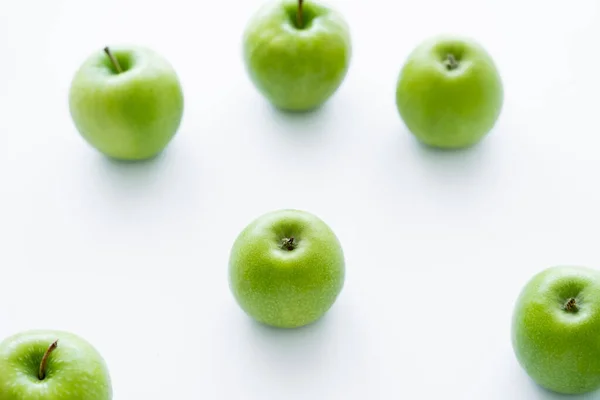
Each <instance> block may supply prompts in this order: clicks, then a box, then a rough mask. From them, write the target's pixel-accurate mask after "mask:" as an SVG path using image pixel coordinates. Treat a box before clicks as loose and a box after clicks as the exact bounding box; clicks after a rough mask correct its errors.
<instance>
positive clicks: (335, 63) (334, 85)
mask: <svg viewBox="0 0 600 400" xmlns="http://www.w3.org/2000/svg"><path fill="white" fill-rule="evenodd" d="M243 55H244V62H245V66H246V70H247V72H248V74H249V76H250V78H251V81H252V82H253V83H254V85H255V87H256V88H257V89H258V91H259V92H260V93H262V95H263V96H264V97H265V98H266V99H267V100H268V101H269V102H271V103H272V104H273V105H274V106H276V107H278V108H280V109H284V110H287V111H308V110H311V109H314V108H318V107H319V106H321V105H322V104H323V103H325V102H326V101H327V100H328V99H329V98H330V97H331V96H332V95H333V94H334V93H335V92H336V91H337V89H338V88H339V86H340V85H341V84H342V81H343V80H344V78H345V76H346V73H347V71H348V68H349V64H350V59H351V55H352V46H351V39H350V33H349V28H348V25H347V23H346V21H345V20H344V19H343V17H342V16H341V15H340V14H339V13H338V12H336V11H334V10H333V9H331V8H330V7H328V6H327V5H325V4H321V3H318V2H317V1H314V0H308V1H302V0H300V1H298V0H274V1H273V0H271V1H269V2H267V3H266V4H264V5H263V6H262V7H261V8H260V9H259V10H258V11H257V12H256V14H255V15H254V16H253V17H252V19H251V20H250V22H249V23H248V25H247V26H246V29H245V31H244V38H243Z"/></svg>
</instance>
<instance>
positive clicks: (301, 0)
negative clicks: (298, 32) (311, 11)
mask: <svg viewBox="0 0 600 400" xmlns="http://www.w3.org/2000/svg"><path fill="white" fill-rule="evenodd" d="M302 3H304V0H298V14H296V22H297V24H298V28H302V27H303V25H304V16H303V15H302Z"/></svg>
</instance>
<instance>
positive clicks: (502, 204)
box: [0, 0, 600, 400]
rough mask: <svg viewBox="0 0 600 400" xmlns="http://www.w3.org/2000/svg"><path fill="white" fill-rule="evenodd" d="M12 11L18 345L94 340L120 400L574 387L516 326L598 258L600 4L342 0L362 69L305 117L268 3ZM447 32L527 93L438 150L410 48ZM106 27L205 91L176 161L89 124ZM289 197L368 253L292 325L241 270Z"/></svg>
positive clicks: (11, 7) (26, 0)
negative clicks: (262, 75) (515, 317)
mask: <svg viewBox="0 0 600 400" xmlns="http://www.w3.org/2000/svg"><path fill="white" fill-rule="evenodd" d="M2 3H3V4H2V5H1V6H0V53H1V55H0V59H1V62H0V149H1V156H0V202H1V203H0V204H1V207H0V243H1V249H0V272H1V275H0V276H1V278H0V281H1V282H2V285H1V289H0V337H5V336H8V335H11V334H13V333H16V332H19V331H22V330H26V329H31V328H52V329H62V330H68V331H72V332H75V333H77V334H80V335H81V336H83V337H85V338H86V339H88V340H89V341H90V342H92V343H93V344H94V345H95V346H96V347H97V348H98V350H99V351H100V352H101V353H102V355H103V356H104V357H105V359H106V361H107V363H108V364H109V367H110V372H111V375H112V379H113V384H114V393H115V396H114V398H115V399H116V400H126V399H157V400H158V399H236V400H237V399H242V400H254V399H261V400H262V399H273V400H279V399H286V400H296V399H310V400H314V399H317V400H321V399H323V400H329V399H341V400H348V399H361V400H362V399H367V400H371V399H400V398H407V399H474V400H479V399H486V400H506V399H518V400H519V399H522V400H535V399H558V397H557V396H554V395H552V394H549V393H546V392H545V391H543V390H540V389H538V388H537V387H536V386H535V385H534V384H532V383H531V382H530V380H529V379H528V378H527V377H526V375H525V374H524V372H523V371H522V370H521V369H520V368H519V366H518V364H517V362H516V360H515V357H514V355H513V353H512V348H511V344H510V318H511V313H512V307H513V304H514V301H515V299H516V297H517V295H518V293H519V291H520V290H521V288H522V286H523V285H524V284H525V283H526V282H527V280H528V279H529V278H530V277H531V276H532V275H533V274H535V273H536V272H538V271H540V270H542V269H544V268H546V267H549V266H552V265H559V264H571V265H587V266H594V267H595V266H600V251H599V250H598V229H597V227H598V225H599V223H600V213H599V208H600V190H599V185H600V152H599V146H600V137H599V135H600V120H599V118H598V116H599V115H600V98H599V97H598V93H600V75H599V74H598V69H599V68H600V56H599V54H600V52H599V49H600V4H599V2H598V0H577V1H569V2H566V1H564V0H525V1H515V0H504V1H500V0H494V1H489V0H488V1H484V0H453V1H447V0H419V1H402V2H392V1H388V0H369V1H364V0H363V1H359V0H337V1H331V2H330V4H331V5H333V6H335V7H336V8H337V9H338V10H339V11H340V12H342V13H343V14H344V15H345V16H346V18H347V20H348V23H349V24H350V27H351V29H352V36H353V44H354V50H353V51H354V54H353V59H352V64H351V69H350V71H349V73H348V75H347V77H346V80H345V81H344V84H343V86H342V87H341V88H340V90H339V91H338V92H337V93H336V95H335V96H334V97H332V98H331V100H330V102H329V103H328V104H327V106H325V107H324V108H322V109H321V110H320V111H317V112H315V113H312V114H308V115H302V116H290V115H284V114H282V113H279V112H277V111H274V110H273V109H272V108H271V107H270V106H269V105H268V104H267V103H266V102H265V101H264V99H263V98H261V97H260V96H259V95H258V93H257V92H256V91H255V89H254V87H253V86H252V85H251V83H250V82H249V80H248V78H247V76H246V74H245V71H244V68H243V64H242V60H241V52H240V51H241V47H240V46H241V35H242V32H243V29H244V26H245V24H246V22H247V21H248V20H249V18H250V16H251V15H252V13H253V12H254V11H255V10H256V9H257V8H258V7H259V5H260V4H261V1H260V0H244V1H242V0H229V1H210V2H208V1H207V2H204V1H189V0H170V1H148V0H129V1H121V0H104V1H90V0H53V1H47V0H37V1H34V0H20V1H9V0H2ZM445 32H449V33H458V34H466V35H469V36H471V37H473V38H475V39H476V40H478V41H479V42H480V43H482V44H483V45H484V46H485V47H486V48H487V49H488V50H489V52H490V53H491V54H492V56H493V57H494V58H495V60H496V62H497V64H498V66H499V68H500V70H501V73H502V76H503V80H504V85H505V90H506V98H505V106H504V110H503V113H502V116H501V117H500V120H499V122H498V124H497V127H496V129H494V131H493V132H492V133H491V134H490V135H489V136H488V137H487V138H486V139H485V141H484V142H482V143H481V144H480V145H479V146H477V147H475V148H472V149H470V150H467V151H459V152H437V151H432V150H428V149H425V148H423V147H422V146H420V145H418V144H417V143H416V142H415V140H413V138H412V137H411V136H410V135H409V134H408V133H407V131H406V129H405V127H404V125H403V124H402V122H401V120H400V119H399V117H398V114H397V111H396V108H395V98H394V94H395V85H396V78H397V75H398V72H399V70H400V67H401V65H402V63H403V62H404V60H405V58H406V56H407V55H408V53H409V52H410V51H411V50H412V49H413V48H414V46H416V45H417V44H418V43H419V42H421V40H423V39H425V38H426V37H428V36H430V35H434V34H438V33H445ZM106 44H109V45H111V44H142V45H147V46H149V47H152V48H154V49H155V50H157V51H158V52H160V53H162V54H163V55H164V56H165V57H166V58H167V59H168V60H169V61H170V62H171V63H172V64H173V65H174V67H175V68H176V69H177V71H178V73H179V76H180V78H181V81H182V84H183V85H184V90H185V96H186V110H185V116H184V121H183V123H182V125H181V129H180V131H179V133H178V135H177V136H176V138H175V139H174V140H173V142H172V143H171V145H170V146H169V147H168V149H167V151H166V152H164V153H163V155H162V156H161V157H159V158H158V159H156V160H154V161H153V162H150V163H145V164H133V165H123V164H119V163H115V162H111V161H108V160H107V159H105V158H104V157H102V156H101V155H99V154H98V153H96V152H95V151H94V150H93V149H91V148H90V147H89V146H88V145H87V144H86V143H85V142H83V140H82V139H81V138H80V137H79V135H78V133H77V132H76V130H75V129H74V127H73V124H72V122H71V119H70V116H69V112H68V103H67V95H68V89H69V84H70V81H71V78H72V76H73V74H74V72H75V70H76V69H77V68H78V67H79V65H80V64H81V63H82V62H83V60H84V59H85V57H87V56H88V55H89V54H90V53H91V52H92V51H96V50H98V49H101V48H102V47H103V46H104V45H106ZM279 208H299V209H304V210H307V211H310V212H313V213H315V214H317V215H318V216H320V217H321V218H322V219H324V220H325V221H326V222H327V223H328V224H329V225H330V226H331V227H332V228H333V229H334V231H335V232H336V233H337V235H338V236H339V238H340V240H341V242H342V244H343V246H344V251H345V253H346V257H347V260H346V261H347V279H346V285H345V287H344V290H343V292H342V294H341V295H340V297H339V299H338V301H337V303H336V304H335V306H334V307H333V308H332V309H331V311H330V312H329V313H328V314H327V316H326V318H324V319H323V320H321V321H320V322H319V323H317V324H315V325H313V326H310V327H308V328H305V329H299V330H294V331H279V330H273V329H269V328H265V327H262V326H258V325H257V324H255V323H253V322H252V321H251V320H250V319H249V318H248V317H246V316H245V315H244V314H243V313H242V312H241V310H240V309H239V308H238V307H237V305H236V303H235V302H234V300H233V298H232V296H231V294H230V292H229V288H228V282H227V262H228V257H229V250H230V247H231V245H232V243H233V240H234V239H235V237H236V236H237V234H238V233H239V231H240V230H241V229H242V228H243V227H244V226H245V225H246V224H247V223H248V222H250V221H251V220H252V219H254V218H255V217H257V216H259V215H261V214H262V213H264V212H267V211H271V210H275V209H279ZM585 398H587V399H592V398H594V399H599V398H600V395H596V396H589V397H585Z"/></svg>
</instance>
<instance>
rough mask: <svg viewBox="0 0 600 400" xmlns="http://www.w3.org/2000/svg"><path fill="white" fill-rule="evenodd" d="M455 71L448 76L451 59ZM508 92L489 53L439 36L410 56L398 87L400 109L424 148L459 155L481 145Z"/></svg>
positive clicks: (469, 41)
mask: <svg viewBox="0 0 600 400" xmlns="http://www.w3.org/2000/svg"><path fill="white" fill-rule="evenodd" d="M449 54H452V55H453V57H455V59H456V61H457V64H456V68H455V69H452V70H449V69H448V67H447V65H446V61H447V59H448V55H449ZM503 102H504V88H503V83H502V79H501V76H500V73H499V71H498V69H497V67H496V64H495V63H494V60H493V59H492V58H491V56H490V55H489V54H488V53H487V51H486V50H485V49H484V48H483V47H482V46H481V45H480V44H478V43H477V42H475V41H473V40H472V39H469V38H465V37H460V36H454V35H438V36H434V37H431V38H428V39H426V40H424V41H423V42H422V43H421V44H419V45H418V46H417V47H416V48H415V49H414V50H413V51H412V52H411V53H410V54H409V56H408V58H407V60H406V62H405V63H404V65H403V66H402V68H401V70H400V74H399V76H398V80H397V84H396V107H397V109H398V112H399V114H400V117H401V119H402V120H403V121H404V123H405V125H406V127H407V128H408V130H409V131H410V132H411V133H412V134H413V135H414V136H415V137H416V138H417V139H418V140H419V141H420V142H422V143H423V144H425V145H427V146H430V147H434V148H440V149H459V148H465V147H470V146H473V145H475V144H477V143H479V142H480V141H481V140H482V139H483V138H484V137H485V136H486V135H487V134H488V133H489V131H490V130H491V129H492V128H493V127H494V126H495V124H496V122H497V120H498V117H499V116H500V113H501V111H502V106H503Z"/></svg>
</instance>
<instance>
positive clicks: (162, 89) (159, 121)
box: [69, 46, 184, 161]
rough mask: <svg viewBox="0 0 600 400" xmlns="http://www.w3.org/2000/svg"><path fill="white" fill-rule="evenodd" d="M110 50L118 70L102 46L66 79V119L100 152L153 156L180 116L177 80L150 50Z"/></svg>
mask: <svg viewBox="0 0 600 400" xmlns="http://www.w3.org/2000/svg"><path fill="white" fill-rule="evenodd" d="M111 51H112V53H113V55H114V56H115V58H116V59H117V60H118V61H119V63H120V65H121V67H122V68H123V72H122V73H117V71H116V70H115V68H114V66H113V65H112V63H111V61H110V59H109V58H108V56H107V55H106V54H105V53H104V52H103V51H102V50H99V51H97V52H95V53H94V54H92V55H91V56H89V57H88V59H87V60H85V62H84V63H83V64H82V65H81V66H80V67H79V69H78V70H77V72H76V73H75V76H74V77H73V80H72V82H71V87H70V92H69V108H70V112H71V117H72V119H73V122H74V124H75V127H76V128H77V130H78V131H79V133H80V134H81V136H82V137H83V138H84V139H85V140H86V141H87V142H88V143H89V144H90V145H91V146H93V147H94V148H95V149H96V150H98V151H100V152H101V153H103V154H104V155H106V156H108V157H110V158H114V159H117V160H123V161H139V160H145V159H149V158H153V157H155V156H156V155H158V154H159V153H160V152H162V151H163V150H164V148H165V147H166V146H167V145H168V144H169V143H170V141H171V140H172V139H173V137H174V136H175V134H176V132H177V130H178V129H179V126H180V123H181V120H182V117H183V109H184V96H183V90H182V88H181V84H180V81H179V78H178V76H177V74H176V72H175V70H174V69H173V67H172V66H171V65H170V64H169V63H168V62H167V60H165V59H164V57H162V56H161V55H159V54H157V53H156V52H154V51H152V50H151V49H148V48H144V47H139V46H131V47H125V46H122V47H114V48H111Z"/></svg>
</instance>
